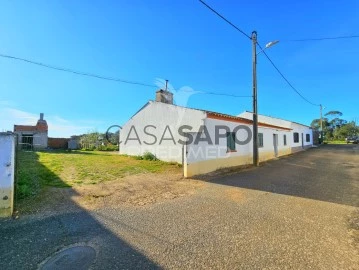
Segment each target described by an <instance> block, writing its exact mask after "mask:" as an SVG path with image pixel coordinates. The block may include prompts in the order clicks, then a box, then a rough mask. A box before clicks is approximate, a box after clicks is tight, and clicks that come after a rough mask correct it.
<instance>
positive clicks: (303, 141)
mask: <svg viewBox="0 0 359 270" xmlns="http://www.w3.org/2000/svg"><path fill="white" fill-rule="evenodd" d="M302 148H304V136H303V133H302Z"/></svg>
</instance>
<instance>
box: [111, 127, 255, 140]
mask: <svg viewBox="0 0 359 270" xmlns="http://www.w3.org/2000/svg"><path fill="white" fill-rule="evenodd" d="M114 128H118V129H119V132H121V131H120V130H121V129H122V127H120V126H119V125H113V126H111V127H109V128H108V129H107V131H106V139H107V140H108V141H110V140H111V139H110V138H111V136H112V134H113V133H111V132H110V130H112V129H114ZM193 131H195V130H194V129H193V127H192V126H190V125H181V126H179V127H178V128H177V129H175V130H174V128H173V127H172V128H171V126H169V125H166V126H161V127H156V126H155V125H145V126H143V127H136V126H134V125H132V126H130V127H129V129H128V132H127V133H126V134H124V137H123V138H122V140H121V141H119V143H120V144H123V145H126V144H128V143H129V142H131V141H135V142H136V143H137V144H139V145H162V144H163V143H164V142H166V145H168V141H170V142H172V143H173V145H177V144H180V145H190V144H192V145H198V144H200V143H206V144H207V145H219V144H220V139H221V138H227V137H228V136H229V134H238V133H241V134H242V136H241V138H238V136H233V139H234V141H235V143H236V144H238V145H246V144H248V143H249V142H250V141H251V140H252V130H251V129H250V128H249V127H248V126H245V125H237V126H236V127H235V128H234V129H232V130H230V128H229V127H228V126H225V125H216V126H214V135H210V132H209V130H208V128H207V127H206V126H200V128H199V130H197V131H195V132H193ZM140 134H144V135H140ZM176 138H177V139H176Z"/></svg>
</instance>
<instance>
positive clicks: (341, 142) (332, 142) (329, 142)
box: [324, 140, 347, 144]
mask: <svg viewBox="0 0 359 270" xmlns="http://www.w3.org/2000/svg"><path fill="white" fill-rule="evenodd" d="M324 143H327V144H347V142H346V141H338V140H337V141H335V140H333V141H324Z"/></svg>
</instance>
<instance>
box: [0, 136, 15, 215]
mask: <svg viewBox="0 0 359 270" xmlns="http://www.w3.org/2000/svg"><path fill="white" fill-rule="evenodd" d="M15 141H16V138H15V135H14V134H12V133H0V216H10V215H11V214H12V211H13V200H14V199H13V198H14V177H15Z"/></svg>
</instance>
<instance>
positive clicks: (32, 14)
mask: <svg viewBox="0 0 359 270" xmlns="http://www.w3.org/2000/svg"><path fill="white" fill-rule="evenodd" d="M207 3H208V4H209V5H211V6H212V7H214V8H215V9H216V10H217V11H218V12H220V13H221V14H223V15H225V16H226V17H227V18H228V19H229V20H231V21H232V22H233V23H235V24H236V25H238V26H239V27H240V28H241V29H243V30H244V31H245V32H246V33H248V34H249V35H250V33H251V32H252V31H253V30H257V31H258V39H259V42H260V43H261V44H262V46H264V45H265V44H266V43H267V42H269V41H271V40H277V39H278V40H280V43H278V44H277V45H275V46H274V47H272V48H270V49H269V50H268V51H267V53H268V55H269V56H270V57H271V58H272V60H273V61H274V62H275V64H276V65H277V66H278V67H279V69H280V70H281V71H282V72H283V73H284V74H285V76H286V77H287V78H288V79H289V80H290V81H291V82H292V83H293V85H294V86H295V87H296V88H297V89H298V90H299V91H301V93H302V94H303V95H304V96H305V97H307V98H308V99H309V100H311V101H312V102H314V103H322V104H323V105H324V106H325V107H326V109H325V110H324V113H325V112H326V111H329V110H339V111H342V112H343V113H344V115H343V118H345V119H348V120H352V119H354V118H358V119H359V112H358V107H359V106H358V102H359V91H358V88H357V85H358V82H359V61H358V60H359V39H346V40H344V39H342V40H331V41H316V42H290V41H288V40H291V39H301V38H317V37H327V36H330V37H331V36H343V35H352V34H359V30H358V28H359V19H358V18H359V2H358V1H356V0H349V1H346V2H345V5H343V4H339V3H338V1H312V0H305V1H275V0H273V1H261V0H257V1H255V0H253V1H217V0H208V1H207ZM0 53H2V54H8V55H13V56H18V57H23V58H27V59H31V60H34V61H38V62H43V63H47V64H52V65H55V66H60V67H66V68H71V69H74V70H79V71H85V72H89V73H96V74H101V75H104V76H109V77H116V78H121V79H124V80H132V81H138V82H143V83H146V84H153V85H154V82H155V79H156V78H162V79H168V80H169V81H170V83H171V84H172V85H173V86H174V87H175V88H176V89H180V88H181V87H184V86H189V87H191V88H192V89H194V90H196V91H210V92H218V93H226V94H233V95H251V83H252V77H251V76H252V67H251V41H250V40H248V39H246V38H245V37H244V36H243V35H242V34H240V33H239V32H237V31H236V30H235V29H233V28H232V27H230V26H229V25H228V24H226V23H225V22H224V21H222V20H221V19H219V18H218V17H217V16H216V15H214V14H213V13H212V12H210V11H209V10H208V9H207V8H205V7H204V6H203V5H202V4H201V3H200V2H199V1H195V0H183V1H160V0H154V1H139V0H132V1H130V0H128V1H81V0H77V1H55V0H51V1H36V0H35V1H31V3H30V2H28V1H16V0H1V1H0ZM155 90H156V87H153V88H150V87H142V86H135V85H129V84H123V83H116V82H111V81H104V80H99V79H95V78H88V77H82V76H78V75H74V74H69V73H64V72H60V71H54V70H50V69H46V68H42V67H38V66H35V65H31V64H27V63H23V62H18V61H14V60H9V59H4V58H0V129H1V131H2V130H11V129H12V125H13V124H24V123H25V124H31V123H33V124H35V123H34V122H36V120H37V118H38V114H39V113H40V112H44V113H45V118H46V119H47V120H48V122H49V126H50V130H49V134H50V136H70V135H72V134H79V133H83V132H87V131H89V130H93V129H97V130H98V131H105V130H106V128H107V127H108V126H110V125H113V124H118V125H123V124H124V123H125V122H126V121H127V120H128V119H129V117H131V115H133V114H134V113H135V112H136V111H137V110H138V109H139V108H141V107H142V106H143V104H144V103H146V102H147V101H148V100H151V99H154V95H155ZM187 105H188V106H189V107H195V108H201V109H207V110H212V111H218V112H222V113H228V114H233V115H237V114H239V113H241V112H242V111H244V110H251V109H252V101H251V98H233V97H225V96H214V95H205V94H196V95H193V96H191V98H190V99H189V101H188V104H187ZM258 108H259V113H261V114H265V115H271V116H276V117H280V118H284V119H288V120H293V121H296V122H301V123H304V124H310V122H311V120H312V119H314V118H317V117H319V107H315V106H312V105H310V104H308V103H306V102H305V101H303V100H302V99H301V98H300V97H299V96H298V95H297V94H296V93H294V92H293V90H291V89H290V88H289V86H288V85H287V84H286V83H285V82H284V81H283V79H282V78H281V77H280V76H279V75H278V74H277V73H276V71H275V70H274V69H273V67H272V66H271V65H270V63H269V62H268V61H267V59H266V58H265V57H264V55H259V56H258Z"/></svg>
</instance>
